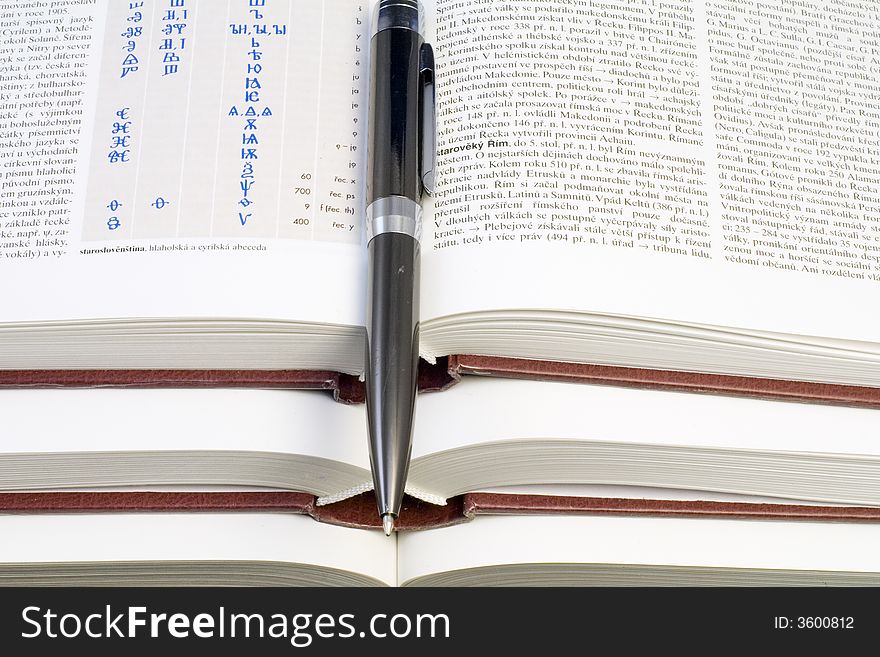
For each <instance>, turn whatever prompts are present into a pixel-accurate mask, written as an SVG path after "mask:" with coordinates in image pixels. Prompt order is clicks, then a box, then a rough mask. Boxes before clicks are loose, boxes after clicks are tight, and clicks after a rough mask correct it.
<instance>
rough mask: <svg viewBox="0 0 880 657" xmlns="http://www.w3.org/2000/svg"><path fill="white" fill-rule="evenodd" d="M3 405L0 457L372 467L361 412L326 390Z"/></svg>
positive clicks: (90, 395)
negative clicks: (154, 456) (288, 461)
mask: <svg viewBox="0 0 880 657" xmlns="http://www.w3.org/2000/svg"><path fill="white" fill-rule="evenodd" d="M3 399H4V404H5V413H4V427H5V429H4V440H3V446H2V453H3V455H9V454H17V453H18V454H20V453H25V454H57V453H77V452H115V453H124V452H162V451H166V452H171V453H173V452H176V451H190V450H195V451H205V452H209V451H211V452H225V451H230V452H237V451H253V452H265V453H278V454H300V455H304V456H311V457H315V458H320V459H330V460H333V461H338V462H340V463H345V464H349V465H352V466H356V467H359V468H363V469H364V470H365V471H368V470H369V467H370V462H369V456H368V453H367V449H366V442H365V440H364V432H365V420H364V410H363V407H362V406H353V405H347V404H340V403H338V402H335V401H333V399H332V398H331V397H330V395H328V394H326V393H324V392H322V391H316V390H312V391H307V390H235V389H219V390H199V389H190V390H182V389H179V390H122V389H107V388H105V389H91V390H70V389H68V390H58V389H56V390H4V391H3ZM46 409H51V412H46Z"/></svg>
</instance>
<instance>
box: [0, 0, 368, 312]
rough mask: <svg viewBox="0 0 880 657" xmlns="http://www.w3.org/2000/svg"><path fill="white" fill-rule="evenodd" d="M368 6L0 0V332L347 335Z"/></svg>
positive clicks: (357, 302)
mask: <svg viewBox="0 0 880 657" xmlns="http://www.w3.org/2000/svg"><path fill="white" fill-rule="evenodd" d="M368 9H369V4H368V3H365V2H358V1H356V0H344V1H343V2H340V1H339V0H333V1H331V0H221V1H216V0H211V1H210V2H209V1H208V0H144V1H143V2H109V1H108V0H54V1H53V2H43V1H40V0H23V1H18V0H16V1H15V2H13V1H12V0H0V32H2V42H0V157H2V163H0V267H2V268H3V269H2V271H3V274H4V278H5V279H6V280H7V281H15V283H14V284H12V285H11V286H9V287H8V288H7V289H4V290H3V294H2V304H0V306H2V308H3V310H2V316H0V319H2V320H5V321H14V320H46V319H85V318H98V317H130V316H135V317H151V316H156V317H163V316H164V317H176V316H182V317H192V316H214V317H216V316H231V317H235V316H240V317H269V318H276V319H301V320H309V321H321V322H333V323H343V324H361V323H362V318H361V316H362V300H361V297H362V296H363V293H362V290H361V289H360V288H361V286H360V285H359V284H358V282H359V281H361V280H362V273H361V270H362V263H363V254H362V251H363V248H362V246H361V239H362V236H361V216H362V214H363V200H362V198H361V190H362V185H361V182H362V180H361V179H362V175H361V170H362V168H363V155H364V153H363V151H364V149H363V148H362V143H363V140H364V136H365V135H364V134H363V126H364V121H363V117H364V116H365V112H366V98H365V93H366V77H367V76H366V64H367V59H366V55H367V49H368V46H367V43H366V42H367V40H368V37H369V35H368V33H367V23H368ZM316 271H320V272H321V275H320V276H315V275H314V274H315V272H316Z"/></svg>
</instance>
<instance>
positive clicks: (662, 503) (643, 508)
mask: <svg viewBox="0 0 880 657" xmlns="http://www.w3.org/2000/svg"><path fill="white" fill-rule="evenodd" d="M230 511H242V512H244V511H249V512H261V513H297V514H302V515H309V516H311V517H312V518H314V519H315V520H317V521H319V522H327V523H331V524H335V525H341V526H344V527H355V528H359V529H374V530H377V531H378V530H380V529H381V523H380V522H379V516H378V513H377V512H376V501H375V498H374V497H373V494H372V493H364V494H363V495H359V496H357V497H353V498H350V499H348V500H344V501H342V502H337V503H336V504H331V505H328V506H320V507H319V506H316V505H315V497H314V496H313V495H310V494H308V493H293V492H284V491H279V492H235V493H164V492H162V493H159V492H106V493H102V492H89V493H83V492H60V493H0V513H103V512H123V513H124V512H128V513H132V512H187V513H204V512H230ZM499 514H502V515H572V514H574V515H635V516H660V517H698V518H699V517H705V518H752V519H780V520H825V521H827V520H833V521H841V522H880V508H876V507H842V506H813V505H796V504H754V503H742V502H709V501H702V500H692V501H681V500H650V499H648V500H645V499H622V498H599V497H562V496H550V495H504V494H498V493H468V494H465V495H462V496H459V497H455V498H452V499H451V500H449V503H448V504H447V505H446V506H436V505H432V504H427V503H425V502H421V501H419V500H416V499H413V498H410V497H407V498H406V499H405V500H404V504H403V508H402V509H401V514H400V519H399V522H398V529H400V530H402V531H410V530H418V529H434V528H437V527H448V526H450V525H454V524H458V523H462V522H467V521H469V520H473V519H474V518H476V517H477V516H480V515H499Z"/></svg>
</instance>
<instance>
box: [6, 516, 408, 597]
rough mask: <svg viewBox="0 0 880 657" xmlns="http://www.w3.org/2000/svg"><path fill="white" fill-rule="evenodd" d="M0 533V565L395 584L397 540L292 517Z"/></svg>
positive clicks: (82, 520)
mask: <svg viewBox="0 0 880 657" xmlns="http://www.w3.org/2000/svg"><path fill="white" fill-rule="evenodd" d="M0 530H2V531H3V533H4V535H5V536H15V537H16V539H15V540H8V541H3V542H2V544H0V563H11V564H38V563H50V564H51V563H64V562H78V563H100V562H110V563H119V562H157V561H158V562H162V561H174V562H194V563H198V562H206V561H211V562H225V563H227V564H228V563H230V562H232V563H235V562H241V561H262V562H281V563H285V562H286V563H301V564H310V565H317V566H322V567H325V568H335V569H339V570H344V571H350V572H355V573H360V574H362V575H367V576H369V577H373V578H375V579H377V580H379V581H380V582H383V583H384V584H387V585H389V586H394V585H395V584H396V562H397V543H396V541H394V540H389V539H388V538H387V537H385V536H384V535H383V534H382V533H381V532H376V531H364V530H361V529H349V528H343V527H336V526H333V525H328V524H324V523H319V522H317V521H315V520H313V519H312V518H310V517H308V516H299V515H294V514H289V513H288V514H285V513H104V514H88V513H76V514H67V515H58V514H38V515H0ZM59 537H64V540H58V538H59ZM234 573H235V570H234V569H232V570H231V571H230V575H232V574H234ZM181 583H182V584H185V583H186V582H181Z"/></svg>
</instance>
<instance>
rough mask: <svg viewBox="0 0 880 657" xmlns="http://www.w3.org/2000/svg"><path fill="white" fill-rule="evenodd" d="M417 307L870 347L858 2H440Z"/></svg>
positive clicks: (867, 103) (867, 97)
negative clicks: (736, 331) (578, 314)
mask: <svg viewBox="0 0 880 657" xmlns="http://www.w3.org/2000/svg"><path fill="white" fill-rule="evenodd" d="M436 17H437V26H436V39H435V45H436V49H437V61H438V105H439V123H440V134H439V162H438V189H439V193H438V196H437V199H436V203H435V207H434V213H433V219H432V222H431V223H430V225H429V226H428V227H427V229H426V234H427V235H428V239H427V244H426V247H425V249H424V267H423V276H424V288H423V297H424V301H423V313H424V316H425V317H426V318H432V317H439V316H445V315H451V314H455V313H459V312H469V311H480V310H491V309H509V308H545V309H556V310H581V311H591V312H602V313H613V314H619V315H634V316H640V317H647V318H659V319H666V320H675V321H679V322H691V323H701V324H713V325H721V326H729V327H741V328H746V329H753V330H765V331H777V332H786V333H793V334H809V335H816V336H828V337H836V338H849V339H857V340H871V341H876V340H880V315H878V313H877V312H876V309H875V308H874V307H873V304H870V303H866V302H865V301H866V300H867V299H872V298H875V297H876V295H877V292H878V289H880V288H878V286H880V192H878V189H880V110H878V109H877V100H878V98H880V76H878V72H880V49H878V36H880V17H878V14H877V12H876V7H874V5H873V4H872V3H869V2H861V1H858V0H856V1H854V2H847V3H831V4H828V3H822V2H818V1H815V0H806V1H801V0H797V1H789V0H783V1H781V2H778V3H767V2H760V1H758V0H736V1H734V0H713V1H712V2H708V1H706V0H672V1H670V2H664V3H652V2H645V3H632V2H627V1H626V0H608V1H607V2H602V3H598V4H597V3H589V2H553V1H547V2H535V1H534V0H512V1H511V2H505V3H496V2H491V1H489V0H475V1H474V2H463V1H461V0H437V3H436Z"/></svg>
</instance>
